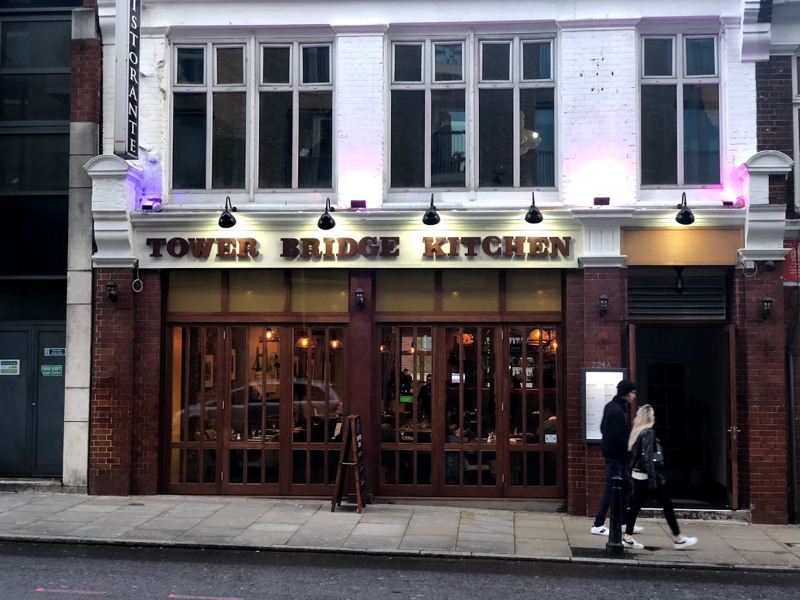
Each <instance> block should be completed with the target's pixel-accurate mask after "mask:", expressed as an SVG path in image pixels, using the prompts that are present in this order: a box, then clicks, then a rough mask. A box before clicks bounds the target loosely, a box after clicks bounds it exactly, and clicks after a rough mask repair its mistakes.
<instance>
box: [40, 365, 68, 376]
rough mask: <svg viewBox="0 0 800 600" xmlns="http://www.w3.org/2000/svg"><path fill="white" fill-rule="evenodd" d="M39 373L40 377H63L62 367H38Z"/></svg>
mask: <svg viewBox="0 0 800 600" xmlns="http://www.w3.org/2000/svg"><path fill="white" fill-rule="evenodd" d="M39 372H40V373H41V374H42V377H63V376H64V365H40V366H39Z"/></svg>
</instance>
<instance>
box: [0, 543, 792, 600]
mask: <svg viewBox="0 0 800 600" xmlns="http://www.w3.org/2000/svg"><path fill="white" fill-rule="evenodd" d="M46 598H54V599H55V598H64V599H66V598H74V599H76V600H81V599H87V598H114V599H118V598H121V599H125V600H128V599H130V600H161V599H164V600H167V599H175V600H258V599H269V600H274V599H284V598H290V599H295V598H297V599H303V600H306V599H307V600H317V599H320V600H321V599H324V600H329V599H353V600H356V599H359V600H364V599H369V600H382V599H388V598H391V599H393V600H401V599H430V600H449V599H454V600H456V599H458V600H463V599H473V598H474V599H487V600H500V599H506V598H525V599H526V600H527V599H537V598H542V599H556V598H558V599H561V598H577V599H580V600H587V599H595V598H599V599H603V598H613V599H614V600H619V599H621V598H622V599H627V598H631V599H634V598H635V599H636V600H642V599H659V598H663V599H665V600H676V599H682V598H690V599H691V598H697V599H701V598H702V599H714V598H725V599H726V600H738V599H757V598H764V599H768V600H782V599H787V600H788V599H791V600H796V599H797V598H800V574H792V573H770V572H765V571H753V572H738V571H737V572H733V571H715V570H703V569H664V568H653V569H651V568H644V567H617V566H607V565H591V564H590V565H585V564H567V563H549V562H520V561H504V560H497V561H489V560H475V559H461V560H458V559H437V558H398V557H387V556H367V555H337V554H312V553H277V552H257V551H252V552H243V551H226V550H222V551H217V550H211V551H209V550H186V549H176V548H136V547H122V546H89V545H74V544H33V543H10V542H5V543H0V600H28V599H35V600H44V599H46Z"/></svg>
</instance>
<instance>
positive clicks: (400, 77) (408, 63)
mask: <svg viewBox="0 0 800 600" xmlns="http://www.w3.org/2000/svg"><path fill="white" fill-rule="evenodd" d="M394 80H395V81H422V46H421V45H415V46H401V45H396V46H395V47H394Z"/></svg>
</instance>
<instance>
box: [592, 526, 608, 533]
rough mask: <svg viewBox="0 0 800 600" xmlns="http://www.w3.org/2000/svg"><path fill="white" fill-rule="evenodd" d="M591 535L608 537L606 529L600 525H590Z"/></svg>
mask: <svg viewBox="0 0 800 600" xmlns="http://www.w3.org/2000/svg"><path fill="white" fill-rule="evenodd" d="M592 533H593V534H595V535H608V527H606V526H605V525H600V527H595V526H594V525H592Z"/></svg>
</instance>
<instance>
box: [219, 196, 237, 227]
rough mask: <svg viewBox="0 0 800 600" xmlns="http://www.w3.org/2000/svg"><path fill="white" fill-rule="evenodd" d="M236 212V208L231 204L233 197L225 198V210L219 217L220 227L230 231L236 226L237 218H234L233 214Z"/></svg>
mask: <svg viewBox="0 0 800 600" xmlns="http://www.w3.org/2000/svg"><path fill="white" fill-rule="evenodd" d="M235 212H236V207H235V206H233V205H232V204H231V197H230V196H228V197H227V198H225V209H224V210H223V211H222V214H221V215H220V216H219V226H220V227H222V228H223V229H230V228H231V227H233V226H234V225H236V217H234V216H233V213H235Z"/></svg>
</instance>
